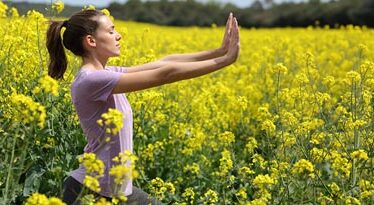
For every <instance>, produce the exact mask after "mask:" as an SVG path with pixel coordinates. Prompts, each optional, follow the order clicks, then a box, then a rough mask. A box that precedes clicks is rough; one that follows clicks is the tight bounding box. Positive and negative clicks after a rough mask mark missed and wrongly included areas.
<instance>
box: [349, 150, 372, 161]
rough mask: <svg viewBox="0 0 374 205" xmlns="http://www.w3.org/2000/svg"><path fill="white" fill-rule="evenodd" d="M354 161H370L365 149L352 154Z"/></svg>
mask: <svg viewBox="0 0 374 205" xmlns="http://www.w3.org/2000/svg"><path fill="white" fill-rule="evenodd" d="M351 157H352V158H353V159H359V160H368V159H369V158H368V154H367V153H366V152H365V150H363V149H359V150H356V151H354V152H352V153H351Z"/></svg>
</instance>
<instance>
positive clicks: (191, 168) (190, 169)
mask: <svg viewBox="0 0 374 205" xmlns="http://www.w3.org/2000/svg"><path fill="white" fill-rule="evenodd" d="M183 171H184V172H187V173H191V174H195V175H198V174H199V173H200V166H199V164H196V163H192V164H191V165H188V164H187V165H186V166H185V167H184V168H183Z"/></svg>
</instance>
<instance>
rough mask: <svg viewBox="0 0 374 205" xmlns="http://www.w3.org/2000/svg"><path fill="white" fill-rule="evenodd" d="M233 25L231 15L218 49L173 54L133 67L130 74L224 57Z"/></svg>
mask: <svg viewBox="0 0 374 205" xmlns="http://www.w3.org/2000/svg"><path fill="white" fill-rule="evenodd" d="M232 24H233V15H232V13H230V15H229V17H228V19H227V22H226V28H225V34H224V36H223V40H222V45H221V47H219V48H217V49H211V50H207V51H200V52H196V53H185V54H171V55H167V56H165V57H163V58H161V59H160V60H157V61H154V62H150V63H146V64H143V65H136V66H131V67H129V69H128V72H130V73H131V72H139V71H145V70H153V69H157V68H160V67H162V66H165V65H167V64H169V63H170V62H195V61H204V60H208V59H214V58H217V57H220V56H223V55H225V54H226V53H227V51H228V47H229V43H230V31H231V27H232Z"/></svg>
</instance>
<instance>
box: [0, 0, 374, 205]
mask: <svg viewBox="0 0 374 205" xmlns="http://www.w3.org/2000/svg"><path fill="white" fill-rule="evenodd" d="M54 9H56V11H58V10H59V9H61V8H60V7H58V5H55V7H54ZM51 18H52V17H45V16H43V15H42V14H41V13H39V12H37V11H29V12H28V13H27V14H26V15H24V16H20V15H19V14H18V12H17V10H16V9H14V8H8V7H7V6H5V4H3V3H1V2H0V48H1V49H0V147H1V149H0V150H1V151H0V170H1V171H0V190H1V192H0V193H1V195H0V202H2V203H3V204H14V203H16V201H21V202H23V203H26V204H29V205H31V204H63V203H62V201H61V200H60V198H61V191H62V183H63V180H64V178H65V177H66V176H67V175H68V173H69V171H71V170H74V169H76V168H77V167H78V163H79V162H81V163H84V164H85V166H87V167H88V168H89V169H88V170H90V171H89V173H87V177H86V180H85V185H86V186H87V187H88V189H92V190H96V191H97V190H99V189H100V187H99V186H98V183H97V179H98V177H100V174H102V169H103V167H104V165H103V164H102V162H101V161H100V160H98V159H97V158H96V156H94V155H92V154H84V155H83V153H82V152H83V148H84V146H85V144H86V140H85V137H84V135H83V132H82V130H81V127H80V123H79V120H78V117H77V115H76V112H75V110H74V108H73V105H72V102H71V96H70V84H71V82H72V80H73V78H74V75H75V73H76V72H77V71H78V69H79V66H80V59H79V58H77V57H74V56H73V55H72V54H71V53H69V56H68V61H69V66H68V69H67V72H66V74H65V78H64V80H61V81H56V80H54V79H52V78H50V77H48V75H47V74H46V73H47V63H48V52H47V49H46V47H45V41H46V36H45V34H46V30H47V26H48V24H47V23H46V22H47V20H48V19H51ZM53 18H55V17H53ZM239 24H240V20H239ZM115 25H116V28H117V30H118V32H119V33H120V34H121V35H122V40H121V45H122V46H121V56H120V57H117V58H113V59H111V60H110V62H109V65H117V66H124V67H128V66H132V65H137V64H142V63H146V62H150V61H154V60H157V59H159V58H161V57H163V56H165V55H168V54H172V53H188V52H195V51H201V50H207V49H212V48H218V47H219V46H220V44H221V41H222V37H223V33H224V28H223V27H216V26H214V25H213V26H212V27H210V28H198V27H187V28H178V27H166V26H157V25H151V24H145V23H136V22H123V21H117V20H115ZM240 37H241V40H240V41H241V51H240V56H239V59H238V60H237V62H236V63H235V64H233V65H231V66H228V67H226V68H224V69H222V70H220V71H217V72H214V73H211V74H209V75H206V76H203V77H199V78H195V79H191V80H185V81H180V82H177V83H172V84H167V85H163V86H161V87H157V88H152V89H149V90H146V91H140V92H134V93H126V96H127V97H128V99H129V102H130V104H131V106H132V110H133V115H134V133H133V134H134V153H133V154H131V153H121V154H120V155H119V156H118V158H116V159H115V160H117V161H118V162H121V163H120V165H119V166H118V167H114V168H113V169H112V170H111V173H112V174H113V175H114V176H116V178H118V180H127V179H128V178H133V179H134V185H136V186H138V187H141V188H142V189H144V190H145V191H147V192H148V193H150V194H151V195H152V196H154V197H157V198H158V199H159V200H160V201H162V202H163V203H165V204H186V205H187V204H248V205H255V204H256V205H257V204H367V205H369V204H374V158H373V157H374V111H373V108H374V98H373V94H374V51H373V48H374V30H372V29H369V28H366V27H357V26H352V25H348V26H341V27H340V28H337V29H336V28H335V29H331V28H328V27H322V28H321V27H317V26H310V27H308V28H279V29H277V28H274V29H255V28H253V29H245V28H241V30H240ZM118 118H121V114H120V113H118V112H116V110H110V111H109V112H108V113H107V114H106V115H105V116H103V120H102V121H99V122H98V123H101V124H103V123H106V124H113V125H115V126H114V128H115V129H114V128H113V129H114V130H108V132H115V131H116V129H118V128H119V127H121V126H122V125H121V123H120V122H118ZM127 161H132V162H133V163H132V165H133V166H131V167H129V166H125V164H126V162H127ZM130 172H131V173H132V175H131V176H129V175H128V173H130ZM82 198H84V201H85V203H86V204H121V203H123V204H125V202H124V201H126V197H123V196H118V197H116V198H114V199H113V201H111V202H106V201H105V200H104V199H101V200H98V201H95V200H93V198H92V196H89V195H86V196H84V195H82Z"/></svg>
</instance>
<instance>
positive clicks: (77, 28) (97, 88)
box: [47, 10, 239, 204]
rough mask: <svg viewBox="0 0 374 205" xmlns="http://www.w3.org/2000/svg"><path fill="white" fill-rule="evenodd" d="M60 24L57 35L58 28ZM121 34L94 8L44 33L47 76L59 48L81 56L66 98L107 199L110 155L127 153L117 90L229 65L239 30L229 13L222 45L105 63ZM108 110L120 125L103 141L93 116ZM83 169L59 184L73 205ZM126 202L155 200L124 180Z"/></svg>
mask: <svg viewBox="0 0 374 205" xmlns="http://www.w3.org/2000/svg"><path fill="white" fill-rule="evenodd" d="M63 27H65V28H66V30H65V32H64V33H63V38H62V39H61V35H60V32H61V28H63ZM120 40H121V35H120V34H119V33H117V31H116V30H115V28H114V25H113V22H112V21H111V20H110V18H109V17H108V16H106V15H104V14H103V13H102V12H100V11H97V10H84V11H80V12H77V13H75V14H74V15H73V16H71V18H70V19H68V20H66V21H52V22H51V24H50V26H49V28H48V31H47V48H48V52H49V55H50V62H49V67H48V74H49V75H50V76H51V77H53V78H55V79H61V78H63V75H64V73H65V71H66V67H67V59H66V55H65V51H64V47H65V48H66V49H68V50H70V51H71V52H73V53H74V54H75V55H77V56H80V57H82V66H81V68H80V70H79V71H78V73H77V74H76V76H75V79H74V81H73V83H72V85H71V96H72V101H73V103H74V106H75V109H76V111H77V114H78V116H79V120H80V123H81V127H82V129H83V131H84V134H85V136H86V138H87V141H88V143H87V145H86V147H85V148H84V152H93V153H95V154H96V156H97V157H98V158H99V159H101V160H102V161H103V162H104V163H105V173H104V177H102V178H100V181H99V182H100V187H101V191H100V192H99V193H95V195H96V196H97V197H105V198H107V199H110V197H111V196H113V194H114V193H112V190H111V187H112V185H113V179H112V178H111V176H109V174H108V170H109V169H110V167H111V166H112V161H111V159H112V158H113V157H114V156H117V155H118V153H119V152H124V151H125V150H130V151H132V145H133V142H132V111H131V107H130V105H129V103H128V101H127V99H126V96H125V95H124V94H123V93H127V92H133V91H138V90H143V89H147V88H151V87H156V86H160V85H163V84H168V83H172V82H176V81H180V80H185V79H190V78H195V77H199V76H202V75H205V74H208V73H211V72H213V71H216V70H219V69H221V68H223V67H225V66H228V65H230V64H232V63H234V62H235V61H236V59H237V57H238V54H239V28H238V23H237V20H236V18H234V17H233V15H232V14H231V13H230V15H229V17H228V20H227V24H226V30H225V35H224V38H223V42H222V46H221V47H220V48H218V49H213V50H208V51H202V52H197V53H190V54H174V55H168V56H166V57H164V58H162V59H160V60H157V61H154V62H150V63H146V64H143V65H137V66H133V67H128V68H123V67H111V66H106V63H107V61H108V59H109V58H110V57H114V56H119V55H120ZM109 108H116V109H117V110H119V111H121V112H122V113H123V114H124V120H123V121H124V126H123V128H122V129H121V130H120V132H119V134H118V137H114V138H111V141H110V142H108V143H101V142H103V141H105V140H104V135H105V129H103V127H100V126H99V125H98V123H97V120H98V119H100V117H101V115H102V114H103V113H104V112H107V111H108V109H109ZM84 176H85V168H84V166H83V165H82V164H81V165H80V166H79V168H78V169H76V170H74V171H73V172H72V173H71V175H70V176H69V177H68V178H67V179H66V180H65V182H64V196H63V200H64V202H65V203H67V204H74V203H75V201H76V199H77V198H78V195H79V193H80V191H81V190H82V186H83V185H82V184H83V179H84ZM121 192H122V193H123V194H124V195H125V196H127V197H128V201H127V203H128V204H132V203H135V204H149V203H152V204H159V203H160V202H158V201H156V200H155V199H150V198H148V195H147V194H146V193H145V192H144V191H142V190H140V189H138V188H136V187H133V186H132V182H131V181H129V182H127V183H126V184H125V185H123V186H122V187H121Z"/></svg>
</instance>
